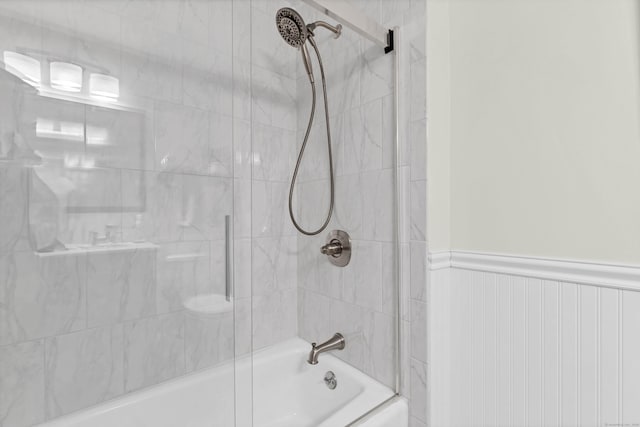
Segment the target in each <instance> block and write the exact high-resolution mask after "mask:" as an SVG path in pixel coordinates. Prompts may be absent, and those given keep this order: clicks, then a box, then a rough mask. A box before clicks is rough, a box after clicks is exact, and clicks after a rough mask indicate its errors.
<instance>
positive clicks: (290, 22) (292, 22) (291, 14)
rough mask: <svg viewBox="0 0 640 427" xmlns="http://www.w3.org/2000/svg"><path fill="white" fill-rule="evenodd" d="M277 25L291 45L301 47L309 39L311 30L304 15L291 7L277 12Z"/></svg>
mask: <svg viewBox="0 0 640 427" xmlns="http://www.w3.org/2000/svg"><path fill="white" fill-rule="evenodd" d="M276 25H277V26H278V31H279V32H280V35H281V36H282V38H283V39H284V41H285V42H287V43H288V44H289V45H291V46H293V47H300V46H302V45H303V44H304V42H306V41H307V37H308V36H309V32H308V31H307V26H306V25H305V23H304V20H303V19H302V16H300V14H299V13H298V12H296V11H295V10H293V9H291V8H289V7H283V8H282V9H280V10H279V11H278V12H277V13H276Z"/></svg>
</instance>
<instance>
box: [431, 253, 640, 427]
mask: <svg viewBox="0 0 640 427" xmlns="http://www.w3.org/2000/svg"><path fill="white" fill-rule="evenodd" d="M435 258H438V259H441V260H442V259H445V257H444V256H443V255H442V254H439V255H438V256H437V257H435ZM472 258H473V263H471V262H469V260H470V257H469V254H458V253H456V252H453V253H452V254H451V257H450V264H449V265H448V266H447V265H445V264H443V263H442V262H439V263H432V264H431V265H432V268H431V271H430V276H429V299H430V302H429V310H430V317H429V319H430V328H429V375H430V381H431V382H430V385H431V388H430V394H429V408H430V416H431V420H430V421H431V422H430V425H432V426H435V427H441V426H442V427H448V426H461V427H467V426H469V427H471V426H558V427H571V426H585V427H591V426H593V427H596V426H598V427H601V426H602V427H604V426H611V427H613V426H614V425H628V426H633V425H640V292H638V290H637V289H639V287H638V283H636V284H635V285H634V283H633V280H632V278H633V277H640V275H639V272H640V269H637V268H634V267H617V266H602V265H589V264H585V263H579V264H573V263H571V262H564V261H562V262H561V261H556V260H548V263H549V264H548V265H549V269H545V260H540V259H536V260H532V262H531V263H530V264H528V263H527V259H526V258H518V259H516V258H514V257H505V258H504V259H502V260H500V259H498V258H499V257H497V256H495V255H487V256H483V255H481V254H474V255H473V257H472ZM436 265H437V268H433V266H436ZM507 265H508V268H507V267H506V266H507ZM463 267H468V268H463ZM507 270H508V272H506V271H507ZM589 271H596V272H598V273H597V274H596V276H597V277H589V275H588V273H589ZM607 271H608V272H609V273H610V280H608V276H607V275H606V274H604V273H605V272H607ZM554 277H557V280H554ZM577 278H579V279H581V280H575V279H577ZM570 279H573V280H570Z"/></svg>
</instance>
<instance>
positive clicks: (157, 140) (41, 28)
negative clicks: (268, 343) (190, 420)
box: [0, 0, 295, 427]
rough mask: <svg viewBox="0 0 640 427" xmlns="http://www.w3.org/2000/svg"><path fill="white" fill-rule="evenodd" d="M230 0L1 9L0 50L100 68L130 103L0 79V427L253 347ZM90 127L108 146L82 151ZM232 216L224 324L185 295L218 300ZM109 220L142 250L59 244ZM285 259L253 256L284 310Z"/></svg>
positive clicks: (240, 72)
mask: <svg viewBox="0 0 640 427" xmlns="http://www.w3.org/2000/svg"><path fill="white" fill-rule="evenodd" d="M244 3H247V4H248V2H244V1H238V2H232V1H231V0H217V1H216V2H215V4H214V2H210V1H205V0H175V1H166V2H158V3H157V4H154V5H151V3H149V2H148V1H145V0H131V1H129V0H127V1H125V0H95V1H91V2H87V1H80V0H65V1H39V0H33V1H28V2H23V1H17V0H16V1H13V0H7V1H2V2H1V3H0V51H4V50H12V51H19V52H23V53H27V54H31V55H37V54H38V52H44V54H45V55H46V56H47V58H50V59H51V58H52V59H55V60H61V61H69V62H75V63H79V64H81V65H82V66H83V67H85V69H87V70H92V71H100V72H107V73H110V74H113V75H115V76H117V77H118V78H119V80H120V99H119V104H120V105H126V107H123V108H112V107H104V106H103V105H99V106H95V105H88V104H85V103H83V102H70V101H64V100H61V99H59V98H45V97H42V96H38V95H36V92H35V91H34V90H32V89H30V87H29V86H27V85H26V84H25V83H23V82H21V81H20V80H19V79H17V78H15V77H14V76H13V75H11V74H9V73H7V72H5V71H4V69H2V70H0V93H2V96H0V396H2V398H1V399H0V426H3V427H4V426H11V427H22V426H30V425H34V424H36V423H39V422H42V421H44V420H47V419H51V418H55V417H59V416H61V415H64V414H67V413H69V412H72V411H76V410H79V409H82V408H86V407H88V406H92V405H95V404H98V403H100V402H103V401H105V400H107V399H111V398H113V397H116V396H118V395H121V394H124V393H128V392H132V391H135V390H138V389H140V388H143V387H148V386H152V385H154V384H157V383H159V382H161V381H165V380H168V379H171V378H174V377H176V376H179V375H183V374H186V373H189V372H193V371H195V370H199V369H204V368H207V367H211V366H213V365H216V364H219V363H221V362H223V361H226V360H229V359H232V358H233V357H234V354H235V353H236V352H237V353H245V352H247V351H249V350H250V345H251V330H250V327H251V326H250V325H251V323H250V320H251V317H250V315H251V307H250V298H249V297H250V295H251V294H250V292H251V290H250V280H251V279H250V274H249V275H248V276H247V274H246V273H245V271H246V270H247V269H250V268H249V266H250V265H251V261H250V259H251V258H250V255H251V245H252V241H251V216H250V214H251V210H250V204H251V181H250V180H251V163H250V160H251V159H250V150H251V134H250V130H251V126H250V125H249V126H247V125H246V123H247V122H249V121H250V120H251V115H250V96H251V94H250V91H249V87H250V86H249V83H248V81H249V79H250V74H249V71H250V68H249V67H248V64H249V61H250V59H251V58H250V56H248V54H247V55H246V56H242V55H241V54H240V55H235V54H234V53H235V52H236V49H234V47H236V46H235V45H236V43H239V44H242V43H244V42H246V40H245V39H246V37H245V36H244V33H243V32H242V31H243V28H242V25H240V23H242V22H243V21H242V20H241V19H240V18H241V15H240V13H241V12H242V11H241V10H235V9H241V8H242V7H243V4H244ZM236 4H237V8H236ZM234 18H235V19H234ZM234 21H235V22H236V23H237V25H234ZM234 28H235V31H237V35H238V37H236V38H235V39H234V37H233V36H234ZM45 68H46V67H45ZM45 68H43V69H45ZM234 76H237V79H234ZM44 78H45V79H47V78H48V77H47V73H45V74H44ZM85 84H86V81H85ZM43 119H44V120H45V121H46V120H56V121H57V122H59V123H58V125H57V126H58V128H55V126H54V128H52V130H51V131H50V132H52V131H54V130H56V129H57V130H58V131H60V130H61V129H62V127H63V124H62V123H63V122H64V123H71V124H74V123H75V124H78V123H79V124H80V126H81V127H84V126H86V128H87V131H86V142H87V143H86V144H85V143H84V142H85V141H82V140H81V141H80V142H77V141H75V142H74V141H72V140H69V139H68V138H67V140H65V139H64V138H52V137H47V135H45V134H43V129H44V128H43V126H44V125H43V123H45V122H43ZM270 119H271V118H270ZM272 119H273V120H274V122H269V123H260V124H263V125H265V126H271V127H272V128H273V130H274V132H272V133H271V134H269V133H267V132H265V135H266V136H265V138H266V139H264V141H265V143H267V142H269V139H268V138H271V139H272V140H273V139H275V140H277V141H278V142H279V141H281V138H280V136H281V134H279V133H277V132H279V131H280V129H281V126H280V127H278V126H279V124H281V123H282V120H284V119H286V115H285V113H284V112H278V113H277V114H276V113H274V115H273V117H272ZM64 126H66V125H64ZM90 126H94V127H95V128H97V129H106V132H107V134H106V135H107V137H106V139H107V143H103V144H100V143H99V142H100V141H98V140H96V141H97V142H96V141H93V142H96V143H93V144H91V143H90V142H92V141H90V140H89V138H90V137H91V135H90V134H89V132H90V129H91V128H90ZM45 130H46V129H45ZM291 141H293V138H291ZM103 142H104V141H103ZM78 144H79V145H78ZM234 146H235V147H237V150H234ZM265 159H269V155H265ZM263 164H265V165H266V164H267V163H266V162H265V163H263ZM264 173H265V176H266V177H268V178H269V179H273V180H274V183H275V182H277V181H278V180H280V179H282V177H281V176H277V175H269V174H275V173H277V170H276V169H269V168H265V172H264ZM265 182H268V180H265ZM267 203H277V202H276V201H275V200H274V201H273V202H272V200H271V199H269V200H268V202H267ZM247 209H248V213H247ZM234 210H235V211H242V212H243V213H244V215H237V216H234V217H233V218H234V222H233V223H234V226H235V230H236V232H237V233H236V234H235V237H236V238H237V240H236V241H235V242H234V245H233V248H234V253H235V255H236V257H237V259H239V260H240V261H239V262H237V263H235V276H236V278H237V288H236V295H237V297H238V300H237V302H236V305H235V314H234V313H233V312H231V313H228V314H226V315H222V316H212V315H208V314H203V313H201V312H194V311H191V310H187V309H185V302H186V301H188V300H189V298H192V297H194V296H197V295H211V294H224V276H225V242H224V239H225V223H224V220H225V215H233V213H234ZM247 216H248V219H247ZM107 225H109V226H111V227H112V228H113V230H114V231H115V232H116V236H117V239H118V240H122V241H124V242H143V243H139V244H137V245H133V246H131V245H130V247H129V248H127V249H126V250H125V249H123V248H120V249H117V250H111V251H95V250H93V249H76V250H73V251H64V252H63V251H61V250H59V248H60V244H64V245H66V246H68V247H70V246H71V245H78V244H85V245H86V244H89V243H90V242H91V234H90V233H91V232H92V231H97V232H99V233H101V234H102V233H104V232H105V228H106V226H107ZM282 228H283V224H282V223H278V221H276V220H275V219H273V220H270V222H269V230H268V231H266V232H265V233H264V235H261V236H260V238H261V239H262V238H264V239H265V240H264V241H262V240H260V239H256V241H255V246H256V247H257V248H259V247H262V246H260V245H261V244H262V243H264V244H268V243H270V241H269V239H274V240H276V241H277V242H278V244H282V246H283V247H290V246H291V244H292V242H287V241H285V240H284V239H286V238H287V237H286V235H285V234H283V233H282V232H281V231H278V232H277V233H275V232H272V231H271V230H272V229H276V230H282ZM289 239H291V238H290V237H289ZM58 242H59V243H58ZM293 243H295V241H294V242H293ZM47 248H48V250H50V249H52V248H53V249H54V250H53V252H50V253H42V252H38V251H37V250H40V251H44V250H47ZM286 261H287V260H286V256H283V257H281V258H274V259H267V260H265V262H266V263H267V264H269V265H274V266H276V267H274V268H275V271H276V273H273V274H272V275H271V276H270V281H269V282H268V283H266V285H265V286H266V287H265V290H267V289H269V290H271V289H272V288H271V287H273V286H277V287H278V291H279V292H280V293H281V294H282V298H283V299H286V298H289V299H292V298H293V300H294V301H295V292H294V293H292V289H293V290H295V286H294V285H292V283H294V277H293V276H294V275H293V274H291V273H289V272H288V271H286V269H284V270H283V265H287V266H288V265H289V264H287V263H286ZM291 265H295V263H293V264H291ZM294 268H295V267H294ZM259 270H260V271H264V269H259ZM280 270H282V271H280ZM265 274H266V272H265ZM287 275H288V276H289V277H290V278H289V279H288V282H287V281H285V280H284V278H285V277H287ZM274 304H277V301H267V302H266V303H265V305H264V306H265V307H268V306H273V305H274ZM293 317H294V319H295V309H294V314H293ZM236 327H237V328H238V331H239V333H238V337H239V339H237V340H234V332H235V328H236ZM241 331H244V332H243V333H240V332H241ZM293 334H295V329H294V331H293ZM234 345H235V348H234ZM229 392H230V393H234V391H233V390H229Z"/></svg>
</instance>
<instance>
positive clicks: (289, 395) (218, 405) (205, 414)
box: [42, 339, 408, 427]
mask: <svg viewBox="0 0 640 427" xmlns="http://www.w3.org/2000/svg"><path fill="white" fill-rule="evenodd" d="M309 348H310V346H309V344H308V343H306V342H305V341H302V340H300V339H292V340H289V341H286V342H284V343H281V344H278V345H276V346H273V347H271V348H267V349H264V350H260V351H258V352H255V353H254V355H253V363H252V359H251V358H250V357H245V358H242V359H240V360H237V361H236V362H235V366H234V363H231V362H230V363H227V364H224V365H221V366H218V367H215V368H212V369H209V370H205V371H201V372H198V373H196V374H192V375H188V376H184V377H181V378H178V379H175V380H172V381H168V382H165V383H163V384H161V385H158V386H155V387H151V388H148V389H145V390H141V391H138V392H134V393H130V394H128V395H126V396H123V397H120V398H118V399H114V400H111V401H108V402H105V403H103V404H101V405H98V406H94V407H91V408H89V409H86V410H83V411H79V412H76V413H74V414H70V415H68V416H65V417H62V418H58V419H56V420H54V421H50V422H48V423H45V424H42V426H46V427H114V426H118V427H178V426H180V427H233V426H236V427H249V426H253V427H342V426H346V425H348V424H349V423H350V422H352V421H353V420H354V419H356V418H357V417H359V416H360V415H362V414H363V413H365V412H366V411H367V410H369V409H371V408H372V407H374V406H375V405H377V404H379V403H381V402H383V401H384V400H385V399H388V398H389V397H391V396H393V392H392V390H390V389H389V388H387V387H385V386H384V385H382V384H380V383H378V382H377V381H375V380H373V379H371V378H370V377H368V376H367V375H365V374H363V373H362V372H360V371H358V370H357V369H354V368H352V367H351V366H349V365H347V364H346V363H344V362H342V361H340V360H339V359H337V358H336V357H334V356H332V355H331V354H326V353H325V354H321V355H320V357H319V363H318V364H317V365H315V366H311V365H309V364H307V363H306V356H307V354H308V351H309ZM234 367H235V369H234ZM329 370H330V371H333V372H334V373H335V375H336V378H337V380H338V386H337V387H336V388H335V389H334V390H330V389H329V388H327V386H326V385H325V383H324V380H323V379H324V374H325V372H327V371H329ZM251 384H253V396H251ZM234 389H235V393H234ZM252 402H253V404H252ZM252 419H253V424H252ZM358 425H359V426H363V427H406V426H407V425H408V410H407V404H406V402H405V401H404V399H401V398H397V399H395V400H394V401H393V402H391V404H390V405H388V406H386V407H385V408H384V409H383V410H382V411H380V412H378V413H376V414H375V415H374V416H373V417H371V418H370V419H367V420H365V421H363V422H361V423H359V424H358Z"/></svg>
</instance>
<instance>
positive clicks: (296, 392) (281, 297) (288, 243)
mask: <svg viewBox="0 0 640 427" xmlns="http://www.w3.org/2000/svg"><path fill="white" fill-rule="evenodd" d="M308 3H312V2H304V1H260V0H253V1H252V2H251V5H250V10H248V11H247V13H250V16H251V44H250V52H251V57H250V66H251V88H252V103H251V117H250V119H251V130H252V149H253V163H252V175H251V186H252V230H251V231H252V233H251V249H252V251H251V255H252V286H251V291H252V294H251V295H252V298H253V300H252V350H253V353H252V355H253V363H252V366H253V373H252V376H253V389H252V395H253V420H254V424H253V425H254V426H271V425H273V426H276V425H278V426H289V425H291V426H296V427H302V426H317V425H325V424H323V423H326V425H346V424H348V423H350V422H352V421H354V420H355V419H356V418H358V417H360V416H361V415H363V414H364V413H366V412H367V411H369V410H371V409H372V408H374V407H375V406H376V405H378V404H380V403H382V402H383V401H385V400H386V399H389V398H390V397H392V396H394V395H395V392H396V391H399V390H396V387H397V384H398V375H399V370H398V365H399V363H398V360H397V358H398V355H399V348H398V338H399V336H398V335H399V333H398V330H399V327H398V325H399V324H400V323H401V319H400V318H399V317H400V315H399V310H398V306H399V304H398V286H399V284H398V279H397V276H398V274H397V273H398V267H397V264H398V255H399V254H398V247H399V246H400V245H399V244H398V236H397V230H398V228H397V226H396V221H397V214H396V212H397V211H396V207H397V203H396V200H397V194H396V189H397V188H398V187H397V185H396V184H397V183H396V175H397V172H398V168H399V167H400V161H399V160H398V159H397V155H396V150H395V145H394V141H395V124H394V100H393V94H394V80H393V78H394V74H393V64H394V63H393V54H391V55H385V53H384V50H383V49H382V48H380V47H379V46H377V45H374V44H373V43H371V42H369V41H368V40H366V39H364V38H363V37H362V36H361V35H359V34H357V33H355V32H354V31H352V30H350V29H348V28H344V29H342V33H341V35H340V36H339V37H338V38H336V37H335V34H334V31H332V30H331V28H327V27H326V26H323V25H318V26H315V27H312V30H311V31H313V38H314V40H315V42H316V44H317V48H318V50H319V52H320V55H321V56H322V62H323V66H324V73H325V75H326V86H327V97H328V105H327V107H328V116H329V124H330V132H331V140H332V151H333V153H332V154H333V169H334V171H333V172H334V178H335V195H334V200H335V208H334V211H333V215H332V218H331V220H330V222H329V223H328V226H327V227H326V229H324V230H323V231H321V232H320V233H319V234H316V235H311V236H309V235H305V234H302V233H300V232H298V231H297V230H296V228H295V227H294V225H293V224H292V221H291V219H290V212H289V200H288V197H289V189H290V184H291V179H292V175H293V171H294V168H295V167H296V161H297V159H298V154H299V151H300V149H301V146H302V143H303V140H304V137H305V133H306V131H307V126H308V123H309V117H310V114H311V109H312V106H311V105H312V100H313V95H312V89H311V87H310V79H309V76H308V68H307V67H305V65H304V60H303V57H302V55H301V50H300V49H299V48H295V47H292V46H291V45H290V42H292V39H295V37H299V36H300V33H301V32H304V31H303V29H304V28H308V25H309V24H311V25H313V24H312V23H314V22H316V21H326V22H327V23H328V24H330V25H331V26H335V25H336V22H335V21H334V20H333V19H331V18H330V17H328V16H326V15H324V14H321V13H320V12H318V11H317V10H316V9H314V8H312V7H311V6H309V4H308ZM320 3H321V2H320ZM363 4H364V3H363ZM376 4H377V3H376ZM284 7H289V8H292V9H294V11H295V12H297V14H299V18H298V17H297V16H296V13H295V12H291V11H287V12H286V13H285V15H287V16H290V17H294V18H291V19H290V20H288V21H287V20H282V21H280V26H278V25H277V20H276V14H277V13H278V11H279V9H280V8H284ZM375 11H377V9H376V7H375V6H371V7H367V9H366V10H364V9H363V10H361V11H359V12H361V13H362V14H369V13H373V16H370V18H371V19H373V20H376V21H377V20H378V19H379V16H378V14H377V13H375ZM301 20H303V21H304V23H306V24H307V26H306V27H305V25H304V23H303V24H300V22H299V21H301ZM307 31H308V30H307ZM308 36H309V35H308ZM293 41H295V40H293ZM294 44H295V43H294ZM306 46H307V50H308V51H309V56H310V58H311V59H310V63H311V68H312V69H313V75H314V80H315V85H316V95H317V105H316V108H315V116H314V122H313V126H312V127H311V131H310V135H309V140H308V143H307V146H306V148H305V151H304V157H303V158H302V160H301V162H300V169H299V172H298V176H297V181H296V185H295V189H294V192H293V203H292V206H291V210H292V212H293V215H294V216H295V218H296V221H297V222H298V224H300V226H301V227H302V228H304V229H306V230H316V229H318V228H319V227H320V226H321V225H322V224H323V222H324V220H325V218H326V215H327V212H328V210H329V206H330V201H331V179H330V178H331V177H330V174H329V170H330V167H329V166H330V159H329V156H328V150H327V129H326V119H325V105H324V100H323V98H324V94H323V85H322V73H321V70H320V63H319V61H318V60H317V58H316V56H315V49H314V47H313V46H312V45H311V44H310V43H309V42H307V44H306ZM402 160H403V161H406V158H404V159H402ZM333 230H342V231H345V232H346V233H348V234H349V235H350V238H351V245H352V252H351V260H350V263H349V264H348V265H346V266H344V267H338V266H336V265H334V264H332V263H330V262H329V259H327V256H326V255H323V254H322V253H321V252H320V249H321V247H322V246H323V245H325V244H327V243H328V241H327V236H328V235H329V233H330V232H332V231H333ZM405 243H406V242H405ZM335 333H340V334H342V335H343V336H344V338H345V342H346V346H345V348H344V349H343V350H333V351H330V352H327V353H322V354H320V355H319V356H318V364H317V365H311V364H309V363H308V362H307V358H308V357H309V352H310V350H311V343H312V342H315V343H318V344H319V343H322V342H325V341H327V340H329V339H330V338H331V337H333V336H334V334H335ZM328 371H331V372H328ZM274 372H277V374H274ZM332 374H333V375H335V377H333V376H332ZM327 375H328V377H326V376H327ZM334 379H335V380H336V381H334ZM332 387H333V388H332Z"/></svg>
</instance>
